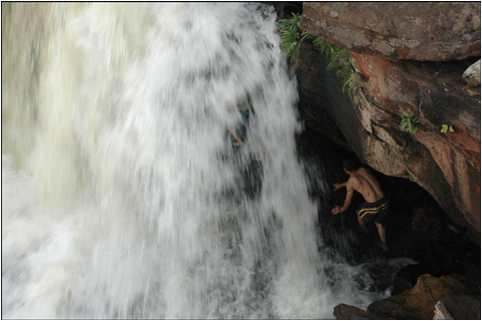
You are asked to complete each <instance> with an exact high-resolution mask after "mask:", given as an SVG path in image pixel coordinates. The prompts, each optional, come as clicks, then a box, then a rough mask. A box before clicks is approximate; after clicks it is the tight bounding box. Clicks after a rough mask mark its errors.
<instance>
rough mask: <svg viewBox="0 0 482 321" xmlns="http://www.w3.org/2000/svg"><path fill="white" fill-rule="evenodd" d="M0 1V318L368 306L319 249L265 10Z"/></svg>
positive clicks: (229, 314)
mask: <svg viewBox="0 0 482 321" xmlns="http://www.w3.org/2000/svg"><path fill="white" fill-rule="evenodd" d="M2 9H3V10H2V41H3V43H2V47H3V50H2V63H3V70H2V86H3V97H2V98H3V101H2V103H3V104H2V135H3V146H2V199H3V201H2V217H3V225H2V261H3V265H2V282H3V286H2V306H3V309H2V311H3V317H5V318H221V317H223V318H329V317H332V309H333V306H334V305H335V304H337V303H339V302H341V301H342V302H345V303H352V304H359V305H364V304H366V303H367V302H368V299H369V295H368V294H367V293H365V292H364V291H363V290H362V289H359V286H358V285H357V284H356V283H355V281H353V276H354V275H355V274H357V273H358V271H357V270H356V269H355V268H353V267H350V266H348V265H345V264H340V263H334V262H332V261H330V260H329V259H328V258H327V257H326V255H325V254H324V253H323V250H320V249H322V248H323V246H322V240H320V236H319V232H318V231H317V227H316V226H317V211H318V206H317V203H316V202H315V201H313V200H312V199H310V197H309V195H308V187H307V185H308V182H307V177H306V174H305V170H304V165H303V164H302V163H301V162H300V161H299V157H298V156H297V153H296V145H295V133H296V132H297V131H298V130H300V124H299V122H298V120H297V113H296V109H295V105H296V102H297V88H296V80H294V79H292V78H290V77H289V76H288V73H287V68H286V62H285V61H286V58H285V57H284V56H283V54H282V52H281V51H280V44H279V36H278V34H277V32H276V22H275V18H276V15H275V12H274V10H273V9H272V8H270V7H269V6H265V5H259V4H242V3H224V4H216V3H204V4H188V3H185V4H173V3H171V4H134V3H128V4H104V3H95V4H67V3H63V4H28V3H22V4H20V3H16V4H7V5H5V6H4V7H2ZM235 136H236V138H238V139H239V140H240V142H239V143H237V142H236V141H235V139H234V137H235ZM327 269H331V270H332V271H335V272H334V273H331V274H330V276H327V274H326V272H325V271H326V270H327ZM334 278H335V279H336V280H335V279H334Z"/></svg>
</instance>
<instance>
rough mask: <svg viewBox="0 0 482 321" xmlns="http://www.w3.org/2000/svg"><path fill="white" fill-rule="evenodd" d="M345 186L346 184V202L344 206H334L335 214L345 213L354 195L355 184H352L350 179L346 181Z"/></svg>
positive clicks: (333, 211)
mask: <svg viewBox="0 0 482 321" xmlns="http://www.w3.org/2000/svg"><path fill="white" fill-rule="evenodd" d="M345 186H346V196H345V202H344V203H343V206H342V207H339V206H336V207H335V208H333V209H332V210H331V212H332V213H333V215H336V214H340V213H343V212H344V211H346V210H347V209H348V208H349V207H350V204H351V199H352V197H353V186H352V185H351V182H350V180H348V181H347V182H346V183H345Z"/></svg>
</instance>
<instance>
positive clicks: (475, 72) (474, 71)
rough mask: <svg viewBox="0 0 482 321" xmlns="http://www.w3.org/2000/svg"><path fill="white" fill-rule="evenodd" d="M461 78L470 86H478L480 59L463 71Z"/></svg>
mask: <svg viewBox="0 0 482 321" xmlns="http://www.w3.org/2000/svg"><path fill="white" fill-rule="evenodd" d="M462 78H464V80H465V81H466V82H467V84H468V85H469V86H470V87H478V86H480V59H479V60H477V61H476V62H474V63H473V64H472V65H470V67H469V68H467V70H465V71H464V73H463V74H462Z"/></svg>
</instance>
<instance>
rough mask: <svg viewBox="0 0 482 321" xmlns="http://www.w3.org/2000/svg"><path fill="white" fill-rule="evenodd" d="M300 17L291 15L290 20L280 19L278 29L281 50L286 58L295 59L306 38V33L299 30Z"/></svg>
mask: <svg viewBox="0 0 482 321" xmlns="http://www.w3.org/2000/svg"><path fill="white" fill-rule="evenodd" d="M300 22H301V16H300V15H297V14H293V15H292V16H291V18H287V19H280V20H279V21H278V28H279V33H280V38H281V50H283V51H284V52H285V53H286V55H287V56H288V58H290V59H295V58H296V57H297V56H298V54H299V52H300V46H301V43H302V42H303V40H305V39H306V38H307V37H308V34H307V33H302V32H301V30H300Z"/></svg>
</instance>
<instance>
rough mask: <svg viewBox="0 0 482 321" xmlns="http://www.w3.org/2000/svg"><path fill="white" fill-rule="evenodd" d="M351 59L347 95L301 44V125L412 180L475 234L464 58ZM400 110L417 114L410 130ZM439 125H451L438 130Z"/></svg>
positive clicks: (475, 154)
mask: <svg viewBox="0 0 482 321" xmlns="http://www.w3.org/2000/svg"><path fill="white" fill-rule="evenodd" d="M352 60H353V64H354V66H355V68H356V69H357V70H358V71H359V73H360V75H361V78H362V79H361V80H360V81H359V82H358V84H357V85H356V88H357V89H355V90H354V91H353V95H352V99H350V98H349V97H348V96H347V95H346V94H344V93H343V92H342V90H341V85H340V82H339V81H338V80H337V79H336V77H335V75H334V73H333V72H331V71H328V70H327V69H326V65H327V64H328V61H325V60H324V58H323V57H322V55H321V54H320V53H318V52H316V51H315V50H313V49H312V46H311V45H310V44H303V46H302V49H301V54H300V61H301V63H299V65H298V70H297V74H298V82H299V88H300V109H301V114H302V115H308V116H304V117H305V118H309V120H310V121H309V122H308V123H307V124H308V125H309V126H313V127H317V128H322V129H325V130H326V131H329V132H331V133H332V136H333V137H335V140H336V141H341V142H342V144H343V145H344V146H349V147H350V148H351V149H352V150H353V151H354V152H355V153H356V154H357V156H358V158H360V160H362V161H363V162H364V163H366V164H368V165H370V166H371V167H372V168H374V169H375V170H377V171H379V172H381V173H383V174H385V175H388V176H397V177H402V178H408V179H410V180H411V181H413V182H415V183H417V184H418V185H419V186H421V187H422V188H423V189H425V190H426V191H428V192H429V193H430V194H431V195H432V196H433V197H434V199H435V200H436V201H437V203H438V204H439V205H440V206H441V207H442V208H443V209H444V211H445V212H446V213H447V214H448V215H450V217H451V219H452V221H453V222H454V223H455V224H457V225H461V226H466V227H468V230H469V231H470V232H471V233H470V234H471V235H472V236H473V239H476V240H480V209H481V208H480V96H473V95H471V94H470V93H468V92H467V90H466V88H465V87H466V86H465V84H464V82H463V80H462V78H461V77H460V75H461V74H462V72H463V70H465V69H466V67H467V64H466V63H465V62H458V63H444V64H441V63H417V62H412V61H410V62H408V61H406V62H398V63H395V62H392V61H390V60H388V59H384V58H382V57H377V56H372V55H361V54H356V53H352ZM404 115H413V116H416V117H417V118H418V121H419V124H418V129H417V131H416V132H414V133H409V132H406V131H404V130H402V129H401V128H400V123H401V120H402V117H403V116H404ZM444 125H446V126H451V128H452V129H453V131H448V132H445V133H442V132H441V129H442V127H443V126H444ZM333 127H336V128H335V129H332V128H333ZM326 136H328V135H326Z"/></svg>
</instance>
